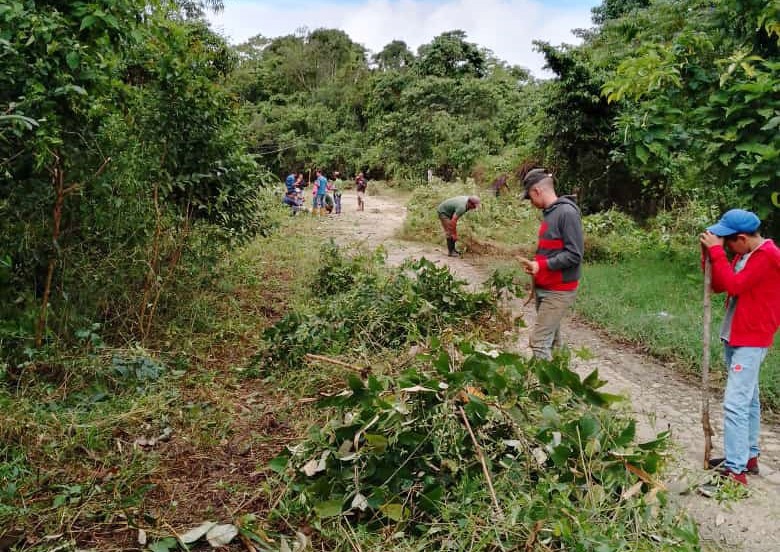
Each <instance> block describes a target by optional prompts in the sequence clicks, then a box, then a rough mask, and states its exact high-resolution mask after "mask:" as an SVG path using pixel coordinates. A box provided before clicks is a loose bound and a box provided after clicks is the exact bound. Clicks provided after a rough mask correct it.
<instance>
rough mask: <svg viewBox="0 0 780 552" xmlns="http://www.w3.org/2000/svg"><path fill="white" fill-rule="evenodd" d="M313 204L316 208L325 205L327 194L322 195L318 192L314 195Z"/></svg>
mask: <svg viewBox="0 0 780 552" xmlns="http://www.w3.org/2000/svg"><path fill="white" fill-rule="evenodd" d="M313 206H314V208H315V209H316V208H318V207H325V194H322V195H320V194H317V195H315V196H314V203H313Z"/></svg>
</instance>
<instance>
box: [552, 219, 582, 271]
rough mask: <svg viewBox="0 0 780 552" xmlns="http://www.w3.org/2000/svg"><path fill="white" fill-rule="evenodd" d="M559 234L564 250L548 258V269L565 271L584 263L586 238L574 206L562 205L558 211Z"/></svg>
mask: <svg viewBox="0 0 780 552" xmlns="http://www.w3.org/2000/svg"><path fill="white" fill-rule="evenodd" d="M555 214H556V215H558V216H557V217H556V218H557V221H556V222H557V225H558V233H559V235H560V236H561V239H562V240H563V249H561V250H560V251H558V252H557V253H555V254H553V255H551V256H548V257H547V268H549V269H550V270H565V269H567V268H572V267H575V266H578V265H579V264H581V263H582V255H583V254H584V252H585V237H584V235H583V232H582V221H581V220H580V214H579V211H578V210H577V208H576V207H574V206H573V205H561V206H560V207H558V208H557V209H556V213H555Z"/></svg>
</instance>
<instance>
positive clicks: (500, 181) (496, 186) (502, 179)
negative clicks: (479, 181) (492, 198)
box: [490, 174, 510, 197]
mask: <svg viewBox="0 0 780 552" xmlns="http://www.w3.org/2000/svg"><path fill="white" fill-rule="evenodd" d="M506 180H507V175H505V174H502V175H500V176H499V177H498V178H496V179H495V180H494V181H493V184H491V185H490V189H491V190H493V193H494V194H496V197H498V196H500V195H501V188H506V191H507V192H509V191H510V190H509V184H507V183H506Z"/></svg>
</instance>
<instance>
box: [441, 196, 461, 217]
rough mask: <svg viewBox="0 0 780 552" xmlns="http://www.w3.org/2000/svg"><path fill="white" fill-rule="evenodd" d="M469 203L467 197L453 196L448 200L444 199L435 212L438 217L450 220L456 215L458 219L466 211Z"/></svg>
mask: <svg viewBox="0 0 780 552" xmlns="http://www.w3.org/2000/svg"><path fill="white" fill-rule="evenodd" d="M468 202H469V196H455V197H451V198H449V199H445V200H444V201H442V202H441V203H439V206H438V207H437V208H436V212H437V213H439V215H444V216H445V217H447V218H449V219H451V218H452V217H453V215H457V216H458V218H460V217H462V216H463V213H465V212H466V211H467V204H468Z"/></svg>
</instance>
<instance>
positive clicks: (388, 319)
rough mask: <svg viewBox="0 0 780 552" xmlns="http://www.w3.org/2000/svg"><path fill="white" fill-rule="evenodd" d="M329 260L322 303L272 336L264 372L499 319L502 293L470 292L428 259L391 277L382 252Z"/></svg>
mask: <svg viewBox="0 0 780 552" xmlns="http://www.w3.org/2000/svg"><path fill="white" fill-rule="evenodd" d="M323 256H324V263H323V266H322V268H320V271H319V273H318V275H317V277H316V278H315V283H314V288H315V290H316V292H317V294H318V295H319V297H320V299H321V301H320V302H318V303H317V304H316V305H313V306H311V307H310V308H308V309H304V310H296V311H293V312H291V313H289V314H287V315H286V316H285V317H284V318H282V319H281V320H280V321H279V322H278V323H277V324H275V325H274V326H273V327H271V328H269V329H268V330H266V332H265V333H264V343H263V346H262V351H261V353H260V354H259V356H258V359H257V360H258V361H259V362H260V363H261V364H262V366H263V367H264V368H265V369H272V368H279V367H284V368H295V367H298V366H300V364H301V362H302V360H303V357H304V355H305V354H306V353H322V354H343V353H345V352H347V351H354V350H362V351H379V350H382V349H393V348H398V347H401V346H403V345H405V344H408V343H414V342H419V341H422V340H424V339H426V338H427V337H429V336H431V335H435V334H437V333H439V332H441V331H442V330H443V329H445V328H447V327H463V326H466V325H468V324H469V323H474V322H477V321H478V320H481V319H483V318H484V317H489V316H490V315H492V314H493V313H495V312H496V308H497V307H496V303H497V297H498V293H499V290H498V289H495V288H494V289H493V290H490V289H489V290H487V291H479V292H470V291H468V290H467V289H466V285H467V282H465V281H463V280H458V279H456V278H455V276H454V275H453V274H452V273H451V272H450V270H449V269H448V268H447V267H442V266H437V265H436V264H434V263H432V262H431V261H429V260H428V259H425V258H422V259H419V260H410V261H407V262H405V263H404V264H403V265H402V266H401V267H399V268H397V269H388V268H385V267H384V266H383V265H384V258H383V255H382V254H381V252H379V251H378V252H375V253H373V254H371V255H362V254H358V255H356V256H353V257H345V256H343V255H342V254H341V253H340V251H339V249H338V247H336V246H335V245H331V246H329V247H326V248H325V249H324V251H323Z"/></svg>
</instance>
